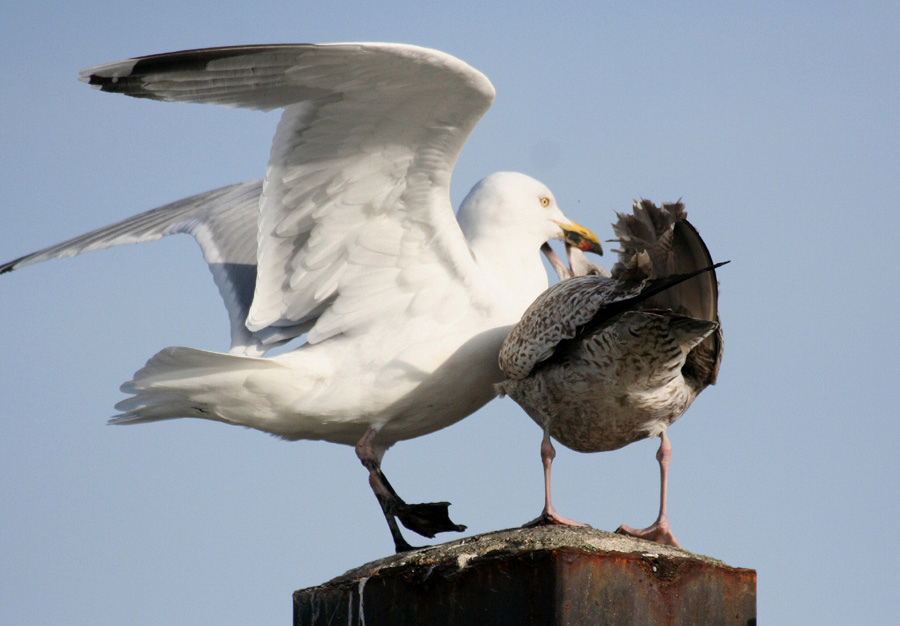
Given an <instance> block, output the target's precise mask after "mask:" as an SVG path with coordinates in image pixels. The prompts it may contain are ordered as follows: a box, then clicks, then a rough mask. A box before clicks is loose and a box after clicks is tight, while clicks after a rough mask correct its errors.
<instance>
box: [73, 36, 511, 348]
mask: <svg viewBox="0 0 900 626" xmlns="http://www.w3.org/2000/svg"><path fill="white" fill-rule="evenodd" d="M83 77H84V79H85V80H87V81H88V82H90V83H91V84H92V85H94V86H97V87H99V88H100V89H103V90H107V91H115V92H120V93H125V94H127V95H132V96H136V97H147V98H153V99H158V100H168V101H182V102H206V103H217V104H224V105H227V106H239V107H244V108H250V109H263V110H267V109H272V108H276V107H285V112H284V114H283V116H282V119H281V121H280V123H279V126H278V131H277V133H276V136H275V140H274V143H273V146H272V154H271V157H270V160H269V165H268V169H267V172H266V182H265V185H264V190H263V195H262V200H261V203H260V208H261V212H260V219H259V239H258V243H259V245H258V257H257V263H258V273H257V282H256V292H255V295H254V298H253V304H252V306H251V308H250V311H249V316H248V318H247V327H248V328H249V329H250V330H251V331H262V330H264V329H266V328H272V327H285V326H286V327H297V326H298V325H300V326H302V327H303V328H311V330H310V332H309V335H308V337H307V339H308V341H309V342H310V343H317V342H319V341H322V340H323V339H326V338H328V337H332V336H335V335H338V334H356V333H361V332H365V331H366V329H368V328H371V326H372V325H374V324H385V323H391V320H394V319H397V318H398V317H399V316H400V314H402V313H403V314H405V313H410V312H412V313H415V312H417V311H426V310H431V311H433V310H434V309H433V308H432V307H435V306H440V304H441V303H443V302H445V301H446V302H447V303H448V307H449V308H450V309H454V308H455V306H453V305H452V303H457V302H462V301H465V302H466V303H473V302H474V304H475V306H476V307H477V305H478V302H477V301H478V295H477V294H480V293H483V292H484V290H485V288H484V285H482V284H480V283H479V280H480V274H479V272H478V268H477V265H476V264H475V261H474V259H473V258H472V255H471V252H470V250H469V248H468V246H467V244H466V241H465V238H464V237H463V235H462V232H461V230H460V228H459V225H458V223H457V221H456V219H455V217H454V215H453V210H452V207H451V205H450V196H449V185H450V176H451V173H452V170H453V166H454V165H455V163H456V159H457V157H458V155H459V152H460V150H461V149H462V146H463V144H464V143H465V141H466V139H467V137H468V135H469V133H470V132H471V130H472V128H473V127H474V126H475V124H476V123H477V121H478V120H479V119H480V118H481V116H482V115H483V114H484V112H485V111H486V110H487V109H488V108H489V107H490V105H491V102H492V101H493V97H494V89H493V87H492V86H491V84H490V82H489V81H488V79H487V78H486V77H485V76H484V75H482V74H481V73H480V72H478V71H476V70H475V69H473V68H471V67H470V66H468V65H466V64H465V63H463V62H462V61H460V60H458V59H456V58H454V57H451V56H449V55H446V54H444V53H441V52H438V51H434V50H427V49H423V48H418V47H414V46H406V45H399V44H328V45H281V46H245V47H234V48H218V49H207V50H199V51H187V52H181V53H172V54H165V55H157V56H152V57H144V58H141V59H133V60H129V61H123V62H119V63H112V64H108V65H104V66H100V67H97V68H93V69H90V70H86V71H85V72H84V73H83ZM375 294H379V295H383V296H384V297H379V298H378V299H376V300H375V301H376V302H377V305H375V306H372V302H373V300H372V296H373V295H375ZM425 300H427V301H428V304H427V306H426V305H424V304H423V301H425ZM469 306H471V304H469ZM272 330H274V328H272Z"/></svg>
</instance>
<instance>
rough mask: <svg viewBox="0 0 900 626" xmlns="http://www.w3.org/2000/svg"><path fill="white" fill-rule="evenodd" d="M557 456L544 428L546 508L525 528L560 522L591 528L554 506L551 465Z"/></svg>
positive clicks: (542, 460)
mask: <svg viewBox="0 0 900 626" xmlns="http://www.w3.org/2000/svg"><path fill="white" fill-rule="evenodd" d="M555 458H556V449H555V448H554V447H553V442H552V441H550V433H549V431H548V430H547V429H544V439H543V440H542V441H541V462H542V463H543V465H544V510H543V511H542V512H541V515H540V517H538V518H537V519H533V520H531V521H530V522H528V523H527V524H525V525H524V526H523V528H532V527H534V526H547V525H550V524H560V525H562V526H583V527H585V528H590V526H588V525H587V524H582V523H581V522H576V521H575V520H571V519H569V518H568V517H563V516H562V515H560V514H559V513H557V512H556V509H554V508H553V499H552V497H551V494H550V466H551V465H552V464H553V459H555Z"/></svg>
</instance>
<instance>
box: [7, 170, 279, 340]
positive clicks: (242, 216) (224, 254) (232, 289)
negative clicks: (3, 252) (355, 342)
mask: <svg viewBox="0 0 900 626" xmlns="http://www.w3.org/2000/svg"><path fill="white" fill-rule="evenodd" d="M261 191H262V181H258V180H256V181H250V182H247V183H240V184H238V185H231V186H229V187H223V188H221V189H215V190H213V191H208V192H206V193H201V194H198V195H196V196H191V197H190V198H185V199H184V200H179V201H178V202H173V203H171V204H167V205H165V206H162V207H159V208H157V209H153V210H152V211H147V212H145V213H141V214H139V215H135V216H134V217H131V218H128V219H126V220H123V221H121V222H117V223H115V224H112V225H110V226H106V227H104V228H99V229H97V230H94V231H91V232H89V233H86V234H84V235H81V236H79V237H75V238H73V239H69V240H68V241H64V242H62V243H60V244H57V245H55V246H51V247H49V248H45V249H43V250H39V251H38V252H34V253H32V254H28V255H26V256H23V257H20V258H18V259H16V260H14V261H10V262H9V263H5V264H3V265H0V274H2V273H4V272H10V271H12V270H15V269H19V268H21V267H26V266H28V265H32V264H34V263H40V262H42V261H47V260H49V259H61V258H66V257H72V256H76V255H79V254H82V253H84V252H91V251H94V250H103V249H105V248H111V247H112V246H119V245H123V244H131V243H140V242H144V241H155V240H157V239H160V238H161V237H165V236H166V235H174V234H177V233H187V234H189V235H192V236H193V237H194V238H195V239H196V240H197V243H199V244H200V248H201V250H202V251H203V257H204V258H205V259H206V262H207V263H208V264H209V269H210V271H211V272H212V275H213V279H214V280H215V282H216V286H217V287H218V288H219V293H220V294H221V295H222V299H223V300H224V301H225V308H226V309H227V310H228V318H229V320H230V322H231V351H232V352H234V353H238V354H253V355H258V354H261V353H262V352H263V350H262V342H263V339H264V338H265V337H264V336H263V335H262V334H260V333H251V332H250V331H249V330H248V329H247V327H246V325H245V324H244V321H245V320H246V318H247V313H248V311H249V310H250V303H251V301H252V299H253V288H254V285H255V284H256V221H257V216H258V215H259V196H260V193H261Z"/></svg>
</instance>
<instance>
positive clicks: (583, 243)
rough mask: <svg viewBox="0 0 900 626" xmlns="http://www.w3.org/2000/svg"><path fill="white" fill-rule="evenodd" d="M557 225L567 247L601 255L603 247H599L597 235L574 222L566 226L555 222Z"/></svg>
mask: <svg viewBox="0 0 900 626" xmlns="http://www.w3.org/2000/svg"><path fill="white" fill-rule="evenodd" d="M557 224H559V227H560V228H561V229H562V232H563V241H565V242H566V243H567V244H568V245H570V246H573V247H575V248H578V249H579V250H583V251H584V252H593V253H594V254H601V255H602V254H603V246H601V245H600V240H599V239H597V235H595V234H594V233H592V232H591V231H589V230H588V229H587V228H585V227H584V226H581V225H580V224H576V223H575V222H569V223H568V224H563V223H562V222H557Z"/></svg>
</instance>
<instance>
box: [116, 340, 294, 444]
mask: <svg viewBox="0 0 900 626" xmlns="http://www.w3.org/2000/svg"><path fill="white" fill-rule="evenodd" d="M285 369H286V368H285V367H284V366H283V365H281V364H280V363H279V362H277V361H273V360H272V359H261V358H254V357H243V356H235V355H230V354H222V353H218V352H208V351H206V350H197V349H194V348H181V347H174V348H166V349H164V350H162V351H160V352H159V353H158V354H156V355H155V356H154V357H153V358H151V359H150V360H149V361H147V364H146V365H145V366H144V367H143V368H141V369H140V370H139V371H138V372H137V373H136V374H135V375H134V379H133V380H131V381H129V382H127V383H125V384H123V385H122V387H121V389H122V391H123V392H125V393H129V394H133V395H132V397H130V398H127V399H125V400H122V401H121V402H119V403H118V404H117V405H116V409H117V410H119V411H122V413H120V414H119V415H116V416H115V417H113V418H112V419H111V420H110V421H109V423H110V424H141V423H146V422H156V421H160V420H167V419H175V418H180V417H199V418H202V419H208V420H214V421H219V422H225V423H228V424H236V425H241V426H248V427H251V428H258V429H260V430H264V431H266V432H273V434H280V433H278V432H276V431H273V429H272V428H271V426H272V424H271V423H267V422H271V420H270V419H267V418H270V417H271V416H270V415H267V411H266V407H265V406H260V404H259V403H258V402H257V400H258V398H259V396H258V395H256V394H253V393H251V391H250V390H251V389H253V386H254V383H255V380H256V379H257V378H260V379H261V378H267V379H269V378H272V377H273V375H272V373H273V372H275V376H274V377H276V378H277V372H278V371H279V370H281V371H284V370H285ZM260 373H263V375H262V376H258V374H260ZM267 425H268V426H269V427H268V428H266V427H265V426H267Z"/></svg>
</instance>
